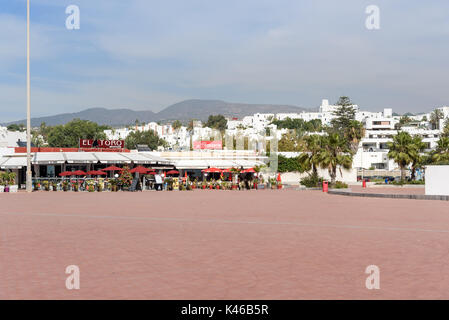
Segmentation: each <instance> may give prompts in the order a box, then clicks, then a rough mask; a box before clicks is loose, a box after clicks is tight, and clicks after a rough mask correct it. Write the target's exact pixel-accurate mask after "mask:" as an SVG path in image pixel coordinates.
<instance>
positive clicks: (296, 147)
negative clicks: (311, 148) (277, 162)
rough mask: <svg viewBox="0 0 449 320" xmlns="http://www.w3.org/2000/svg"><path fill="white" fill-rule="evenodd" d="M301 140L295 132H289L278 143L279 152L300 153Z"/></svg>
mask: <svg viewBox="0 0 449 320" xmlns="http://www.w3.org/2000/svg"><path fill="white" fill-rule="evenodd" d="M301 142H302V141H301V139H299V138H298V137H297V136H296V135H295V134H294V133H293V132H291V131H288V132H287V133H284V134H283V135H282V138H281V139H280V140H279V142H278V150H279V151H281V152H295V151H300V149H301V147H300V144H301Z"/></svg>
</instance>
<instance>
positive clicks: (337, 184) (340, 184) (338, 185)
mask: <svg viewBox="0 0 449 320" xmlns="http://www.w3.org/2000/svg"><path fill="white" fill-rule="evenodd" d="M332 188H334V189H347V188H348V184H346V183H344V182H341V181H336V182H335V185H333V186H332Z"/></svg>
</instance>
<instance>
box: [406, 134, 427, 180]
mask: <svg viewBox="0 0 449 320" xmlns="http://www.w3.org/2000/svg"><path fill="white" fill-rule="evenodd" d="M426 146H427V145H426V143H424V142H423V141H422V138H421V137H419V136H414V137H413V138H412V147H413V148H412V150H411V152H410V157H411V159H412V163H411V168H412V174H411V179H412V180H415V178H416V169H418V168H420V167H421V166H422V165H423V164H424V162H425V159H426V157H425V155H424V154H423V152H424V149H425V148H426Z"/></svg>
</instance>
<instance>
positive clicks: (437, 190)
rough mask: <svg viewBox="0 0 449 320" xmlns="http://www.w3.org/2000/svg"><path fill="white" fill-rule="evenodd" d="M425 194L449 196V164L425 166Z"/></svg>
mask: <svg viewBox="0 0 449 320" xmlns="http://www.w3.org/2000/svg"><path fill="white" fill-rule="evenodd" d="M425 189H426V195H437V196H449V166H427V167H426V187H425Z"/></svg>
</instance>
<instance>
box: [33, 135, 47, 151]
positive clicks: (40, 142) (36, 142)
mask: <svg viewBox="0 0 449 320" xmlns="http://www.w3.org/2000/svg"><path fill="white" fill-rule="evenodd" d="M31 143H32V144H33V146H35V147H36V148H41V147H43V146H44V144H45V141H44V139H43V137H42V136H41V135H40V134H39V132H33V133H32V135H31Z"/></svg>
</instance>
